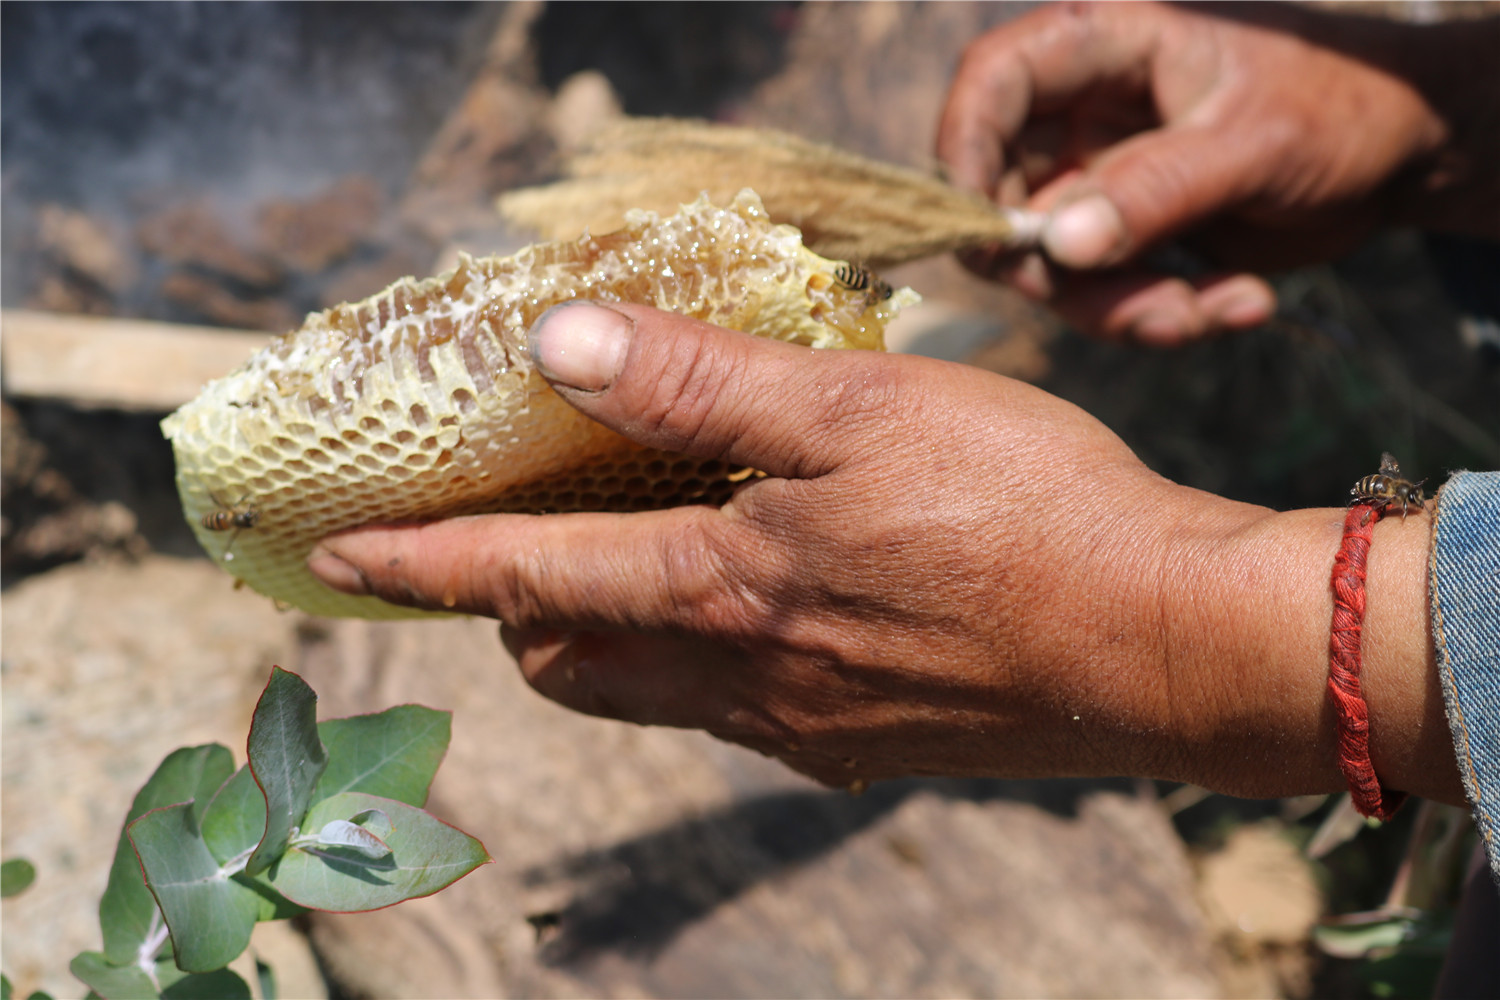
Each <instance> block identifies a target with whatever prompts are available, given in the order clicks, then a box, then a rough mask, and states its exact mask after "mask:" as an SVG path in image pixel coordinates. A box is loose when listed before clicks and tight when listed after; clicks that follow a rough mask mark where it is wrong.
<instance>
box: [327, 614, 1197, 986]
mask: <svg viewBox="0 0 1500 1000" xmlns="http://www.w3.org/2000/svg"><path fill="white" fill-rule="evenodd" d="M322 627H323V628H324V629H325V631H324V633H323V634H322V635H321V636H318V637H315V638H313V639H311V640H310V641H309V642H308V644H307V645H306V647H305V651H304V657H303V659H302V660H301V665H302V672H303V675H304V676H305V677H306V678H307V680H308V682H309V683H311V684H312V685H313V687H314V688H315V689H316V690H318V692H319V694H320V697H321V701H320V705H319V711H320V714H321V715H323V716H328V715H343V714H350V713H357V712H366V711H374V710H378V709H382V708H385V707H387V706H389V705H393V704H400V703H403V702H420V703H422V704H425V705H429V706H431V707H434V708H443V709H452V710H453V711H454V713H455V714H454V720H453V733H454V738H453V745H452V747H451V749H450V751H449V753H448V756H447V758H446V760H445V761H444V763H443V767H442V769H441V770H440V771H439V772H438V777H437V781H436V782H435V784H434V787H433V792H432V796H431V800H430V801H429V804H428V807H429V808H430V809H431V810H432V811H433V812H434V813H435V814H437V815H438V816H440V817H442V818H444V819H446V820H448V821H449V822H452V823H454V824H455V825H457V826H459V827H460V828H462V829H464V830H466V831H468V832H469V833H471V834H473V835H475V836H477V837H479V838H480V839H481V840H483V841H484V843H485V845H486V846H487V847H488V849H489V851H490V853H491V854H492V855H493V856H494V857H495V859H496V863H495V864H493V865H489V866H486V867H484V868H481V869H479V870H478V871H476V872H474V873H473V874H471V875H469V876H468V877H467V878H465V879H463V880H462V881H460V882H459V883H457V884H456V885H454V886H452V887H451V888H449V889H447V890H445V891H444V892H442V893H439V894H437V895H435V896H432V897H429V898H427V899H424V900H419V901H416V902H413V903H408V904H403V905H401V906H398V907H393V908H391V909H388V910H382V911H379V912H377V913H370V914H361V915H353V916H331V915H317V916H315V917H314V918H313V920H312V937H313V941H314V943H315V945H316V947H317V948H318V951H319V953H320V955H321V956H322V957H323V960H324V962H325V963H326V967H327V969H328V970H329V972H330V974H331V975H332V976H333V977H334V978H335V979H336V980H337V981H339V982H340V983H341V985H343V986H344V987H345V988H346V989H348V990H349V991H350V992H352V993H355V994H367V995H376V994H378V995H380V996H387V997H419V996H421V997H430V996H444V997H465V996H475V997H492V996H512V995H525V996H576V995H588V996H618V995H632V996H703V995H730V994H733V995H750V996H869V995H884V996H919V995H928V996H993V995H1013V996H1042V995H1056V996H1073V995H1115V996H1123V995H1128V996H1206V995H1212V994H1214V993H1216V992H1217V983H1216V980H1215V978H1214V973H1213V970H1212V961H1211V955H1210V949H1209V938H1208V934H1207V931H1206V928H1205V925H1204V923H1203V918H1202V916H1201V913H1200V911H1199V910H1198V907H1197V903H1196V901H1195V899H1194V897H1193V886H1192V872H1191V869H1190V867H1189V865H1188V863H1187V859H1186V855H1185V852H1184V850H1183V847H1182V845H1181V842H1180V841H1179V840H1178V838H1177V837H1176V835H1175V833H1174V832H1173V830H1172V828H1171V826H1170V824H1169V823H1168V821H1167V820H1166V818H1165V817H1164V815H1163V814H1162V813H1161V811H1160V810H1159V809H1158V807H1157V806H1156V805H1155V803H1154V802H1152V801H1148V800H1146V799H1143V798H1140V797H1137V796H1136V795H1134V794H1130V793H1129V790H1130V788H1131V787H1132V786H1130V785H1128V784H1124V783H1120V782H1093V783H1084V782H1057V783H1048V782H1000V781H903V782H891V783H886V784H877V785H876V786H874V787H873V788H871V789H870V790H869V791H868V792H867V793H865V794H864V795H863V796H861V797H858V798H854V797H851V796H849V795H848V794H846V793H843V792H831V791H827V790H825V789H822V788H820V787H818V786H816V785H813V784H811V783H809V782H807V781H805V780H804V779H802V778H800V777H798V776H796V775H794V774H793V773H791V772H789V771H787V770H785V769H784V768H782V767H781V765H779V764H777V763H774V762H772V761H769V760H766V759H763V758H761V757H759V756H757V755H755V754H753V753H750V752H748V751H744V750H741V749H739V748H736V747H732V746H728V745H725V744H721V743H717V742H715V741H714V740H712V739H710V738H708V737H707V736H705V735H703V734H700V733H693V732H682V731H676V730H667V729H646V728H639V727H634V726H627V725H623V724H620V723H614V722H607V721H601V720H596V719H590V718H587V717H584V716H579V715H575V714H573V713H570V712H567V711H566V710H563V709H561V708H559V707H557V706H555V705H553V704H551V703H549V702H546V701H544V700H542V699H541V698H540V697H539V696H537V695H535V694H534V693H533V692H531V691H530V690H529V688H527V687H526V685H525V683H524V682H523V681H522V680H521V679H520V677H519V675H518V673H517V671H516V669H515V667H514V665H513V664H512V663H511V662H510V660H509V658H508V657H507V656H506V654H505V653H504V652H503V651H502V650H501V648H500V645H499V643H498V641H497V639H496V635H495V626H494V624H493V623H491V622H485V621H477V620H467V621H466V620H455V621H452V622H436V623H432V622H419V623H370V622H359V621H340V622H336V623H328V624H327V625H325V626H322Z"/></svg>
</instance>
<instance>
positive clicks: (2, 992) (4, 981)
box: [0, 973, 13, 1000]
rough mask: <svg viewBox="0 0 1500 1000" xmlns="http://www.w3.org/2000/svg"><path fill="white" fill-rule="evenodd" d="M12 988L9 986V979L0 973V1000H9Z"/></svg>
mask: <svg viewBox="0 0 1500 1000" xmlns="http://www.w3.org/2000/svg"><path fill="white" fill-rule="evenodd" d="M12 991H13V987H12V986H11V985H10V977H9V976H7V975H5V974H4V973H0V1000H10V995H11V992H12Z"/></svg>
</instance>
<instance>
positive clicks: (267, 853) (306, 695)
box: [245, 667, 328, 875]
mask: <svg viewBox="0 0 1500 1000" xmlns="http://www.w3.org/2000/svg"><path fill="white" fill-rule="evenodd" d="M317 704H318V696H317V695H316V694H314V693H313V689H312V688H310V687H308V686H307V684H306V683H305V682H304V681H303V680H302V678H300V677H298V676H297V675H296V674H293V673H289V672H288V671H285V670H282V669H281V668H280V667H273V668H272V670H271V680H270V682H269V683H268V684H267V685H266V690H265V693H264V694H262V695H261V696H260V702H259V703H258V704H257V705H256V706H255V716H254V718H253V719H252V720H251V722H250V747H249V749H250V770H251V772H252V773H253V774H254V775H255V782H256V784H258V785H260V790H261V791H262V792H263V793H264V794H265V797H266V830H265V836H263V837H262V838H261V841H260V845H259V846H257V847H256V848H255V853H254V854H252V855H250V861H249V863H248V864H246V865H245V873H246V874H247V875H259V874H260V873H261V872H263V871H265V870H266V869H267V868H269V867H271V864H272V863H273V862H274V861H275V860H276V859H277V858H279V857H281V854H282V852H283V851H285V850H286V844H287V841H288V840H290V839H291V837H292V830H293V828H294V827H296V826H297V825H298V824H300V823H301V822H302V817H303V816H304V815H305V814H306V812H307V807H308V803H309V802H311V800H312V793H313V788H314V787H315V786H316V785H317V783H318V778H319V776H321V775H322V773H323V769H324V768H325V767H327V765H328V756H327V754H326V753H325V752H324V750H323V744H322V743H321V742H319V740H318V722H317Z"/></svg>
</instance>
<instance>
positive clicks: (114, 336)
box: [0, 309, 271, 412]
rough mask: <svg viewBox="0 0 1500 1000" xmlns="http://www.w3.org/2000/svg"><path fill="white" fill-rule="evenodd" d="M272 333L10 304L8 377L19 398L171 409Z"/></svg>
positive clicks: (4, 351)
mask: <svg viewBox="0 0 1500 1000" xmlns="http://www.w3.org/2000/svg"><path fill="white" fill-rule="evenodd" d="M270 340H271V337H270V336H269V335H268V334H264V333H255V332H251V331H246V330H225V329H220V328H217V327H208V326H187V325H184V324H179V323H157V322H151V321H147V320H132V319H113V318H100V317H95V316H70V315H64V314H61V313H44V312H31V311H24V310H14V309H7V310H5V311H4V312H3V313H0V355H3V362H0V378H3V381H4V385H5V392H6V394H7V395H9V396H12V397H22V398H41V399H60V400H64V401H66V402H68V403H71V404H73V405H75V406H80V407H86V408H101V409H102V408H108V409H119V410H135V411H157V412H166V411H168V410H175V409H176V408H177V407H179V406H181V405H182V404H183V403H186V402H187V401H188V400H190V399H192V398H193V397H194V396H196V395H197V394H198V391H199V390H200V389H202V388H203V385H204V383H206V382H208V381H210V380H211V379H216V378H219V377H221V376H223V375H227V374H228V373H229V372H231V371H233V370H234V369H235V368H237V367H238V366H239V365H240V364H242V363H243V362H244V361H245V359H246V358H248V357H250V355H251V354H253V353H254V352H255V351H256V350H258V349H259V348H261V347H263V346H265V344H267V343H268V342H269V341H270Z"/></svg>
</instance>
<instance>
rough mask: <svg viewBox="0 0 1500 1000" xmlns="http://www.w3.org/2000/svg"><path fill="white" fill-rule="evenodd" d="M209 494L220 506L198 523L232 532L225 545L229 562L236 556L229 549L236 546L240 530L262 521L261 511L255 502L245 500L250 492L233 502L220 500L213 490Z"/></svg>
mask: <svg viewBox="0 0 1500 1000" xmlns="http://www.w3.org/2000/svg"><path fill="white" fill-rule="evenodd" d="M208 496H209V499H211V500H212V501H213V502H214V503H216V504H218V505H219V506H218V508H217V509H216V510H211V511H209V512H208V513H207V514H204V515H203V517H201V518H200V519H199V520H198V523H199V524H201V525H203V527H205V528H207V529H208V530H209V531H228V532H230V535H229V541H228V542H227V543H226V544H225V546H224V561H225V562H229V561H230V560H232V559H233V558H234V553H233V552H230V551H229V550H230V549H231V548H232V547H233V546H234V540H235V539H236V538H238V537H239V534H240V532H241V531H243V530H244V529H246V528H253V527H255V525H256V523H257V522H259V521H260V511H259V510H257V509H256V507H255V505H254V504H251V503H246V502H245V500H246V499H247V498H248V497H249V496H250V494H248V493H246V494H245V495H244V496H242V497H240V498H239V500H237V501H235V502H234V503H232V504H231V503H225V502H224V501H223V500H220V499H219V495H218V494H217V493H214V492H213V491H209V494H208Z"/></svg>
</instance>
